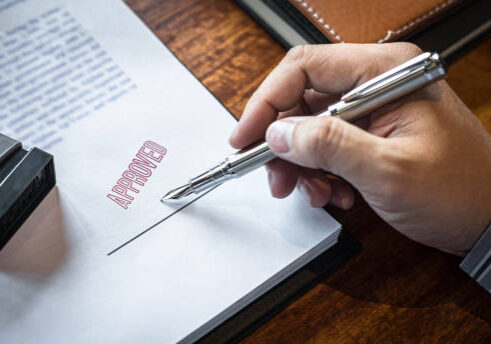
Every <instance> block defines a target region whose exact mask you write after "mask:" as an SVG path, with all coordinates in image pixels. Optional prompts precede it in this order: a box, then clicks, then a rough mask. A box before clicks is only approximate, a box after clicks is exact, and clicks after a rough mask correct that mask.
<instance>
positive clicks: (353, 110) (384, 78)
mask: <svg viewBox="0 0 491 344" xmlns="http://www.w3.org/2000/svg"><path fill="white" fill-rule="evenodd" d="M445 75H446V71H445V67H444V65H443V63H442V62H441V60H440V57H439V56H438V54H436V53H424V54H421V55H420V56H417V57H415V58H413V59H411V60H409V61H407V62H406V63H404V64H402V65H400V66H398V67H396V68H393V69H391V70H389V71H387V72H385V73H383V74H381V75H379V76H378V77H376V78H374V79H372V80H371V81H369V82H366V83H365V84H362V85H360V86H359V87H357V88H356V89H354V90H353V91H351V92H350V93H348V94H346V95H345V96H344V97H343V98H341V101H339V102H337V103H335V104H332V105H331V106H329V107H328V108H327V111H326V112H323V113H321V114H319V116H339V117H340V118H342V119H343V120H345V121H349V122H353V121H356V120H357V119H359V118H361V117H362V116H363V115H365V114H366V113H369V112H371V111H373V110H375V109H378V108H380V107H381V106H383V105H386V104H388V103H390V102H392V101H394V100H397V99H399V98H401V97H403V96H405V95H408V94H410V93H412V92H414V91H416V90H418V89H421V88H423V87H425V86H427V85H429V84H431V83H433V82H435V81H437V80H440V79H443V78H444V77H445ZM359 88H361V89H360V90H358V89H359Z"/></svg>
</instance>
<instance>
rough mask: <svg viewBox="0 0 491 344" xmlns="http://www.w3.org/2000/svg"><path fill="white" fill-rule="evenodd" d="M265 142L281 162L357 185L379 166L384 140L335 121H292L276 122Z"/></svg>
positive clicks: (331, 118)
mask: <svg viewBox="0 0 491 344" xmlns="http://www.w3.org/2000/svg"><path fill="white" fill-rule="evenodd" d="M266 140H267V142H268V144H269V146H270V148H271V150H272V151H273V152H274V153H275V154H276V155H277V156H278V157H280V158H282V159H284V160H288V161H291V162H293V163H295V164H297V165H301V166H305V167H309V168H314V169H322V170H325V171H329V172H331V173H334V174H336V175H338V176H341V177H343V178H344V179H346V180H347V181H349V182H350V183H352V184H355V185H356V184H358V183H359V182H360V181H361V180H363V178H364V175H365V176H366V174H367V173H368V174H370V173H369V172H370V170H371V169H373V167H374V166H377V165H378V164H379V161H380V160H381V159H382V156H381V154H380V153H381V151H382V150H381V148H383V145H384V144H385V140H384V139H382V138H380V137H378V136H375V135H372V134H370V133H368V132H366V131H364V130H362V129H360V128H358V127H356V126H355V125H353V124H351V123H348V122H346V121H343V120H342V119H339V118H335V117H289V118H286V119H282V120H279V121H276V122H273V123H272V124H271V125H270V126H269V128H268V130H267V132H266Z"/></svg>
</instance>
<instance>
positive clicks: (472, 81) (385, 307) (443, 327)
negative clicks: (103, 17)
mask: <svg viewBox="0 0 491 344" xmlns="http://www.w3.org/2000/svg"><path fill="white" fill-rule="evenodd" d="M127 2H128V4H129V5H130V6H131V7H132V8H133V9H134V10H135V11H136V13H137V14H138V15H139V16H140V17H141V18H142V19H143V20H144V22H145V23H146V24H147V25H148V26H149V27H150V28H151V29H152V30H153V31H154V32H155V33H156V35H157V36H158V37H159V38H160V39H161V40H162V42H163V43H165V44H166V45H167V46H168V47H169V48H170V49H171V50H172V51H173V52H174V54H176V56H177V57H178V58H179V59H180V60H181V61H182V62H183V63H184V64H185V65H186V67H188V68H189V69H190V70H191V71H192V72H193V73H194V75H196V76H197V77H198V79H200V80H201V82H203V83H204V84H205V86H206V87H208V89H210V91H211V92H212V93H213V94H214V95H215V96H216V97H217V98H218V99H219V100H220V101H221V102H222V103H223V104H224V105H225V106H226V107H227V108H228V109H229V110H230V111H231V112H232V113H233V114H234V115H235V116H240V113H241V111H242V109H243V107H244V105H245V103H246V101H247V99H248V98H249V96H250V95H251V94H252V92H253V91H254V90H255V89H256V87H257V86H258V85H259V83H260V82H261V81H262V80H263V79H264V77H265V76H266V75H267V74H268V72H269V71H270V70H271V69H272V68H273V67H274V66H275V65H276V64H277V63H278V62H279V61H280V60H281V58H282V57H283V55H284V54H285V50H284V49H283V48H282V47H281V46H280V45H279V44H278V43H276V42H275V41H274V40H273V39H272V38H271V37H270V36H269V35H268V34H267V33H266V32H265V31H264V30H263V29H261V28H260V27H259V26H258V25H257V24H256V23H255V22H254V21H253V20H252V19H251V18H249V17H248V16H247V15H246V14H245V13H243V12H242V11H241V10H240V8H239V7H238V6H237V5H236V4H235V3H234V2H233V1H231V0H128V1H127ZM449 82H450V84H451V85H452V86H453V87H454V88H455V90H456V91H457V93H458V94H459V95H460V96H461V97H462V99H463V100H464V102H466V103H467V105H468V106H469V107H470V108H471V109H472V110H473V112H474V113H475V114H476V115H477V116H479V118H480V119H481V120H482V122H483V123H484V124H485V126H486V127H487V129H488V130H489V131H491V97H490V95H491V87H490V85H489V82H491V39H488V40H487V41H486V42H484V43H481V44H480V45H479V46H477V47H476V48H474V49H473V50H472V51H471V52H470V53H468V54H466V55H465V56H463V57H462V58H461V59H460V60H459V61H457V62H456V63H455V64H454V65H453V66H451V67H450V70H449ZM204 115H205V114H204ZM490 177H491V176H490ZM360 203H361V204H359V205H357V206H356V207H355V208H354V209H353V210H351V211H349V212H341V211H337V210H332V211H333V212H335V213H336V214H335V215H336V216H337V217H338V218H340V219H341V220H342V222H343V224H344V226H345V227H346V228H348V230H349V231H351V232H352V233H353V234H354V235H355V236H356V237H357V238H358V240H359V241H360V242H361V243H362V245H363V247H364V248H363V252H362V253H360V254H359V255H358V256H357V257H355V258H354V259H352V260H351V261H350V262H349V263H348V264H346V265H345V266H344V267H343V268H342V269H341V270H339V271H338V272H336V273H335V274H333V275H331V276H330V277H328V278H326V279H325V280H324V281H322V282H321V283H320V284H318V285H317V286H315V287H314V288H313V289H311V290H310V291H309V292H307V293H306V294H305V295H304V296H302V297H301V298H299V299H298V300H297V301H295V302H294V303H293V304H291V305H290V306H289V307H287V308H286V309H285V310H283V311H282V312H281V313H279V314H278V315H277V316H275V317H274V318H273V319H271V320H270V321H269V322H267V323H266V324H264V325H263V326H261V327H260V328H259V329H258V330H256V331H255V332H254V333H252V334H251V335H250V336H249V337H247V338H246V339H245V340H244V341H243V342H244V343H375V342H377V343H491V296H490V295H488V294H487V293H486V292H485V291H484V290H483V289H481V288H480V287H479V286H478V285H477V284H476V283H474V282H473V281H472V280H470V279H469V278H468V277H467V276H466V275H465V274H464V273H463V272H462V271H460V269H459V268H458V264H459V262H460V259H459V258H457V257H453V256H451V255H448V254H445V253H441V252H438V251H437V250H435V249H431V248H427V247H424V246H422V245H419V244H417V243H414V242H412V241H410V240H409V239H406V238H405V237H404V236H402V235H400V234H399V233H397V232H396V231H395V230H393V229H391V228H390V227H389V226H388V225H386V224H385V223H383V222H382V221H381V220H380V219H379V218H378V217H377V216H376V215H375V214H374V213H373V212H371V211H370V209H369V208H368V207H367V206H366V205H365V204H363V203H362V202H360Z"/></svg>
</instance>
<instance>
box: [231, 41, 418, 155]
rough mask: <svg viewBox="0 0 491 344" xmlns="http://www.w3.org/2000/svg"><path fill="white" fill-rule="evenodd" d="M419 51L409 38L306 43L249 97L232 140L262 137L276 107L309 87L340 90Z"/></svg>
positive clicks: (240, 143) (243, 142) (238, 144)
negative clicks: (372, 42)
mask: <svg viewBox="0 0 491 344" xmlns="http://www.w3.org/2000/svg"><path fill="white" fill-rule="evenodd" d="M420 52H421V51H420V50H419V48H417V47H416V46H414V45H412V44H408V43H390V44H326V45H306V46H299V47H295V48H293V49H290V51H289V52H288V53H287V55H286V56H285V57H284V58H283V60H282V61H281V62H280V64H279V65H278V66H277V67H276V68H275V69H274V70H273V71H272V72H271V74H269V75H268V77H267V78H266V79H265V80H264V81H263V82H262V84H261V85H260V86H259V88H258V89H257V90H256V92H254V94H253V95H252V97H251V98H250V99H249V101H248V103H247V105H246V107H245V109H244V112H243V114H242V117H241V119H240V121H239V123H238V125H237V127H236V129H235V130H234V132H233V133H232V135H231V137H230V144H231V145H232V146H233V147H235V148H243V147H245V146H247V145H249V144H252V143H254V142H257V141H259V140H261V139H264V135H265V133H266V129H267V128H268V126H269V125H270V124H271V123H272V122H273V121H274V120H276V118H277V116H278V113H279V112H283V111H287V110H289V109H291V108H292V107H294V106H295V105H296V104H298V102H299V101H300V100H301V98H302V96H303V94H304V91H305V89H306V88H313V89H314V90H316V91H318V92H323V93H327V94H341V93H344V92H347V91H349V90H350V89H352V88H353V87H355V86H356V85H358V84H360V83H362V82H364V81H366V80H368V79H370V78H372V77H374V76H376V75H378V74H381V73H382V72H385V71H386V70H388V69H390V68H392V67H394V66H396V65H397V64H399V63H401V62H403V61H405V60H407V59H409V58H410V57H413V56H416V55H418V54H419V53H420ZM326 105H327V104H326Z"/></svg>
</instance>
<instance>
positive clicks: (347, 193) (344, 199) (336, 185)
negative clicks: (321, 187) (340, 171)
mask: <svg viewBox="0 0 491 344" xmlns="http://www.w3.org/2000/svg"><path fill="white" fill-rule="evenodd" d="M328 180H329V183H330V184H331V198H330V199H329V203H330V204H332V205H333V206H335V207H338V208H341V209H343V210H348V209H350V208H351V207H352V206H353V204H354V203H355V193H354V192H353V188H352V187H351V186H350V185H349V184H348V183H347V182H345V181H344V180H342V179H341V178H338V177H335V176H329V177H328Z"/></svg>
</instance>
